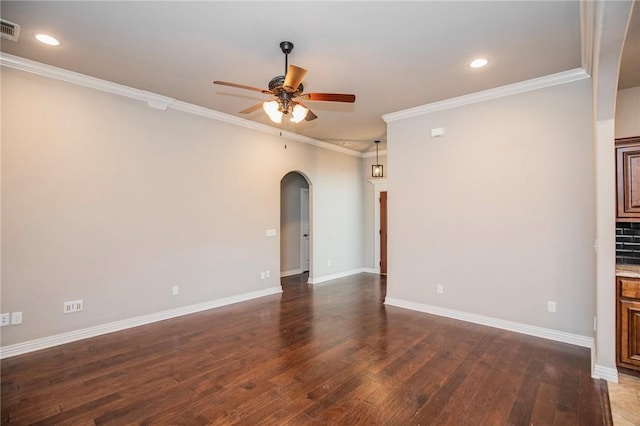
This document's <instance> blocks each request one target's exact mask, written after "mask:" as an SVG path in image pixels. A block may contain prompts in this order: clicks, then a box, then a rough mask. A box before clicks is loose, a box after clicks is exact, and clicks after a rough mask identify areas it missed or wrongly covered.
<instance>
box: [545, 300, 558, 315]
mask: <svg viewBox="0 0 640 426" xmlns="http://www.w3.org/2000/svg"><path fill="white" fill-rule="evenodd" d="M547 311H549V312H555V311H556V302H552V301H551V300H550V301H548V302H547Z"/></svg>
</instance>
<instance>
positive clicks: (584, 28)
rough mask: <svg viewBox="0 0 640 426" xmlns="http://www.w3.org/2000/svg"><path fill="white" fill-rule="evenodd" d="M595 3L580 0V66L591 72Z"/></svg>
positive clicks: (594, 31)
mask: <svg viewBox="0 0 640 426" xmlns="http://www.w3.org/2000/svg"><path fill="white" fill-rule="evenodd" d="M596 7H597V5H596V3H595V2H593V1H581V2H580V52H581V59H582V68H583V69H584V70H585V71H586V72H587V73H588V74H591V71H592V68H593V52H594V47H595V44H596V42H595V40H596V36H597V33H596Z"/></svg>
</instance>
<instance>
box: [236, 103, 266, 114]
mask: <svg viewBox="0 0 640 426" xmlns="http://www.w3.org/2000/svg"><path fill="white" fill-rule="evenodd" d="M262 104H263V102H260V103H258V104H255V105H251V106H250V107H249V108H245V109H243V110H242V111H240V114H249V113H250V112H253V111H255V110H257V109H260V108H262Z"/></svg>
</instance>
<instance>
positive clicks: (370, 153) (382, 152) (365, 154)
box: [360, 149, 387, 158]
mask: <svg viewBox="0 0 640 426" xmlns="http://www.w3.org/2000/svg"><path fill="white" fill-rule="evenodd" d="M378 154H379V155H387V150H386V149H382V150H380V151H379V152H378ZM360 156H361V157H362V158H371V157H375V156H376V152H375V151H368V152H363V153H362V155H360Z"/></svg>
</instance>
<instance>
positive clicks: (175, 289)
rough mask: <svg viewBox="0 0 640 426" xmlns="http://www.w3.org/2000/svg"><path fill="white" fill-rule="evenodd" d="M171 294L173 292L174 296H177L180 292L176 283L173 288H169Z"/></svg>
mask: <svg viewBox="0 0 640 426" xmlns="http://www.w3.org/2000/svg"><path fill="white" fill-rule="evenodd" d="M171 294H173V295H174V296H177V295H179V294H180V288H179V287H178V286H177V285H174V286H173V288H172V289H171Z"/></svg>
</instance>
